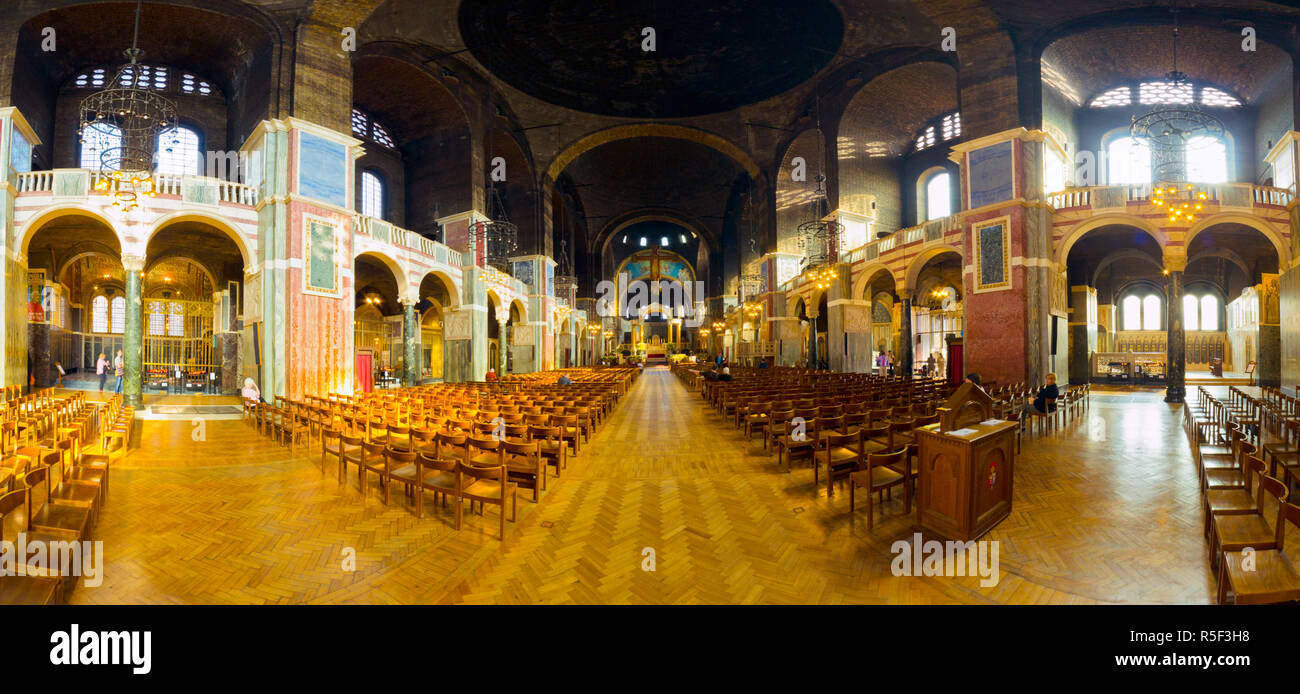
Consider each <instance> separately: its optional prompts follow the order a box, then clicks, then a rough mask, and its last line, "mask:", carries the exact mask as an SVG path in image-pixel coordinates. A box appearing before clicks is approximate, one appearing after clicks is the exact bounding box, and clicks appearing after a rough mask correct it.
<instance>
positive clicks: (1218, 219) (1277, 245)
mask: <svg viewBox="0 0 1300 694" xmlns="http://www.w3.org/2000/svg"><path fill="white" fill-rule="evenodd" d="M1220 224H1240V225H1242V226H1247V227H1250V228H1251V229H1254V230H1255V231H1258V232H1259V233H1261V234H1263V235H1264V238H1266V239H1268V240H1269V243H1272V244H1273V250H1274V251H1276V252H1277V266H1278V270H1279V271H1284V270H1286V269H1287V268H1288V267H1289V266H1290V263H1291V248H1290V245H1289V241H1288V240H1285V239H1283V238H1282V235H1281V234H1279V233H1278V232H1277V231H1276V230H1275V229H1273V228H1272V227H1271V226H1270V225H1269V224H1268V223H1267V222H1265V221H1264V220H1262V219H1260V218H1259V217H1256V216H1254V215H1249V214H1242V213H1240V212H1220V213H1218V214H1216V215H1211V216H1210V217H1206V218H1204V219H1201V220H1199V221H1197V223H1196V224H1193V225H1192V226H1191V228H1190V229H1188V230H1187V233H1186V234H1184V235H1183V248H1184V249H1186V248H1190V247H1191V245H1192V239H1194V238H1196V236H1197V234H1200V233H1201V232H1202V231H1205V230H1206V229H1209V228H1210V227H1214V226H1218V225H1220Z"/></svg>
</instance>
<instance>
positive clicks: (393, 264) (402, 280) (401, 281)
mask: <svg viewBox="0 0 1300 694" xmlns="http://www.w3.org/2000/svg"><path fill="white" fill-rule="evenodd" d="M361 256H370V257H371V258H373V259H375V260H378V261H379V262H381V263H383V265H384V267H386V268H388V271H389V272H391V273H393V281H394V282H396V283H397V293H398V295H399V297H400V296H401V295H403V294H404V293H405V292H406V291H407V288H408V285H409V284H410V282H409V278H408V277H407V276H406V271H405V270H403V269H402V264H401V263H399V262H397V260H396V259H394V258H393V257H392V256H390V255H388V254H387V253H385V252H383V251H380V250H365V251H362V252H360V253H358V254H356V255H355V256H354V257H353V258H352V271H353V273H355V272H356V264H357V258H360V257H361ZM354 276H355V274H354Z"/></svg>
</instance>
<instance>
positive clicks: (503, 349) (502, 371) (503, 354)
mask: <svg viewBox="0 0 1300 694" xmlns="http://www.w3.org/2000/svg"><path fill="white" fill-rule="evenodd" d="M497 328H498V330H497V336H498V337H497V343H498V344H499V346H500V349H498V350H497V361H498V362H499V363H498V364H495V365H494V366H496V367H497V378H500V377H502V376H504V375H506V365H507V364H509V363H510V362H509V359H508V357H509V354H508V352H507V350H509V349H510V329H509V326H508V325H507V324H506V323H503V322H498V323H497Z"/></svg>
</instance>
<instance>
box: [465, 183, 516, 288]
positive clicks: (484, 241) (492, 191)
mask: <svg viewBox="0 0 1300 694" xmlns="http://www.w3.org/2000/svg"><path fill="white" fill-rule="evenodd" d="M487 194H488V205H487V207H488V210H487V211H488V219H487V220H486V221H481V222H475V223H474V235H475V240H476V241H477V243H478V244H479V247H480V248H482V249H484V256H485V258H486V260H487V264H488V266H489V269H491V268H495V269H496V270H497V271H498V274H500V275H505V276H506V277H509V276H510V256H511V255H513V254H514V252H515V249H517V248H519V227H518V226H516V225H515V224H514V222H511V221H510V218H509V217H508V216H506V206H505V202H504V201H503V200H502V199H501V192H500V191H499V190H498V189H497V186H495V185H489V186H488V191H487ZM489 274H490V273H489ZM489 281H492V280H489Z"/></svg>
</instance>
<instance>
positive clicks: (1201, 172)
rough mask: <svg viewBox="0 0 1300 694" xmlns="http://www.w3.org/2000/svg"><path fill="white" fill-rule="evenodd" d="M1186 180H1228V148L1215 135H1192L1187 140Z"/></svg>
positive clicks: (1216, 181)
mask: <svg viewBox="0 0 1300 694" xmlns="http://www.w3.org/2000/svg"><path fill="white" fill-rule="evenodd" d="M1186 156H1187V161H1186V164H1187V180H1189V181H1196V182H1197V183H1226V182H1227V181H1228V148H1227V146H1226V145H1224V143H1223V140H1220V139H1219V138H1217V137H1209V136H1201V137H1193V138H1192V139H1190V140H1188V141H1187V153H1186Z"/></svg>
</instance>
